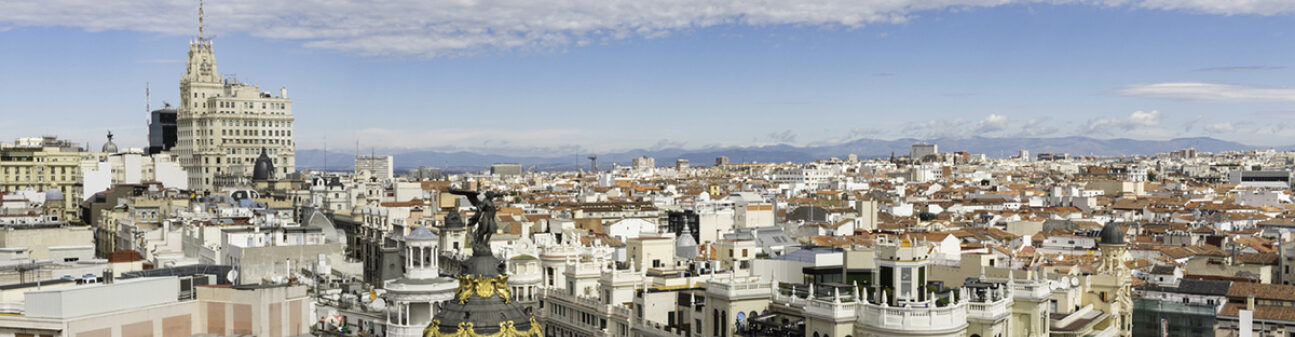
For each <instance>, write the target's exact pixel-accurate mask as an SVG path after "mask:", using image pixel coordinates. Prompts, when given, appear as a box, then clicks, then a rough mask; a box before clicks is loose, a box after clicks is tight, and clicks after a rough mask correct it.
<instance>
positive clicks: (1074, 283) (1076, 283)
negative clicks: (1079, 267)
mask: <svg viewBox="0 0 1295 337" xmlns="http://www.w3.org/2000/svg"><path fill="white" fill-rule="evenodd" d="M1070 285H1071V286H1075V287H1078V286H1079V278H1077V277H1071V278H1070Z"/></svg>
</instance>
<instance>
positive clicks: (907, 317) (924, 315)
mask: <svg viewBox="0 0 1295 337" xmlns="http://www.w3.org/2000/svg"><path fill="white" fill-rule="evenodd" d="M858 312H859V316H858V317H859V320H858V325H859V326H861V327H865V328H868V329H870V330H874V331H877V332H879V334H882V335H886V334H891V335H893V334H898V333H899V332H903V333H904V334H920V333H947V332H956V331H961V330H965V329H966V328H967V303H966V302H960V303H955V304H950V305H949V306H945V307H937V306H934V305H932V306H928V307H891V306H883V305H879V304H872V303H862V304H859V311H858Z"/></svg>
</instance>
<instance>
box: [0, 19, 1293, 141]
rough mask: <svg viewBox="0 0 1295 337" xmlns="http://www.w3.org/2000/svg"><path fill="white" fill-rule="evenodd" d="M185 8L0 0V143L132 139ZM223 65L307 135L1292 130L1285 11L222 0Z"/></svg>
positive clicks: (180, 45) (849, 135) (802, 137)
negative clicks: (277, 96) (282, 104)
mask: <svg viewBox="0 0 1295 337" xmlns="http://www.w3.org/2000/svg"><path fill="white" fill-rule="evenodd" d="M197 8H198V3H197V2H196V1H160V0H159V1H153V0H144V1H116V0H95V1H89V0H44V1H27V0H7V1H2V2H0V77H2V78H4V79H5V80H4V81H0V121H2V122H0V140H2V141H6V142H7V141H10V139H12V138H17V137H30V136H39V135H57V136H60V137H62V138H67V139H70V140H73V141H77V142H80V143H85V142H89V143H91V144H93V145H94V146H95V147H97V146H98V144H101V143H102V142H103V140H104V136H103V135H104V134H105V133H106V132H107V131H108V130H112V132H113V133H114V134H116V135H117V137H118V138H117V143H118V144H120V145H122V146H128V147H144V146H146V145H147V130H146V126H145V124H144V123H145V119H146V114H145V101H146V100H145V87H146V85H147V86H148V87H149V88H150V91H151V100H150V103H151V105H152V107H153V108H157V107H160V106H161V105H162V103H163V102H176V101H178V98H177V96H178V91H179V78H180V75H181V74H182V72H183V69H184V63H183V62H184V58H185V53H186V52H187V48H188V42H189V41H190V40H193V39H195V38H196V36H197V26H198V24H197ZM204 11H205V13H206V17H205V22H206V29H205V32H206V34H207V36H209V37H212V40H213V41H214V44H215V52H216V59H217V62H218V66H219V70H220V71H221V72H222V73H224V74H226V75H236V76H237V78H238V79H239V80H241V81H244V82H248V83H250V84H254V85H259V86H260V87H261V90H262V91H270V92H276V89H278V88H280V87H286V88H287V89H288V96H289V97H290V98H291V99H292V100H293V113H294V115H295V118H296V123H295V128H296V129H295V135H296V140H297V142H298V148H299V149H319V148H323V147H325V146H328V147H329V148H330V149H346V150H349V149H352V148H354V147H356V146H357V143H358V146H359V147H362V148H365V149H368V148H375V147H376V148H380V149H387V150H388V151H398V150H408V149H429V150H442V151H475V152H484V153H497V154H527V155H546V154H552V155H563V154H575V153H595V152H610V151H622V150H629V149H661V148H674V147H681V148H705V147H713V146H755V145H770V144H791V145H801V146H803V145H821V144H833V143H840V142H845V141H849V140H852V139H857V138H877V139H896V138H918V139H933V138H959V137H975V136H979V137H1062V136H1076V135H1079V136H1090V137H1097V138H1121V137H1122V138H1135V139H1170V138H1178V137H1198V136H1208V137H1215V138H1219V139H1224V140H1231V141H1237V142H1241V143H1245V144H1252V145H1261V146H1279V145H1293V144H1295V68H1292V67H1295V64H1292V61H1295V57H1293V56H1295V20H1292V19H1295V18H1293V17H1292V16H1295V1H1289V0H1247V1H1238V0H1180V1H1173V0H1032V1H1031V0H886V1H866V2H865V1H838V0H799V1H783V2H770V1H754V0H695V1H675V0H660V1H633V0H629V1H621V0H529V1H481V0H457V1H439V0H438V1H423V0H387V1H381V2H376V3H369V2H362V1H351V0H327V1H326V0H296V1H270V0H228V1H209V2H207V3H206V4H205V5H204Z"/></svg>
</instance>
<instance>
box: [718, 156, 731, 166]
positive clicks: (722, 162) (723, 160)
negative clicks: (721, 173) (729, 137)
mask: <svg viewBox="0 0 1295 337" xmlns="http://www.w3.org/2000/svg"><path fill="white" fill-rule="evenodd" d="M724 165H728V156H719V157H716V158H715V166H724Z"/></svg>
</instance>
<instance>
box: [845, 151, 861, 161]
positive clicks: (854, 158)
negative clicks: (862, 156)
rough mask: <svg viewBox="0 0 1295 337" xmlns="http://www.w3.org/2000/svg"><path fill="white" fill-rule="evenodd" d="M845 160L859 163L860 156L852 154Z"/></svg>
mask: <svg viewBox="0 0 1295 337" xmlns="http://www.w3.org/2000/svg"><path fill="white" fill-rule="evenodd" d="M845 160H846V161H859V155H857V154H853V153H851V154H849V155H846V156H845Z"/></svg>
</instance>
